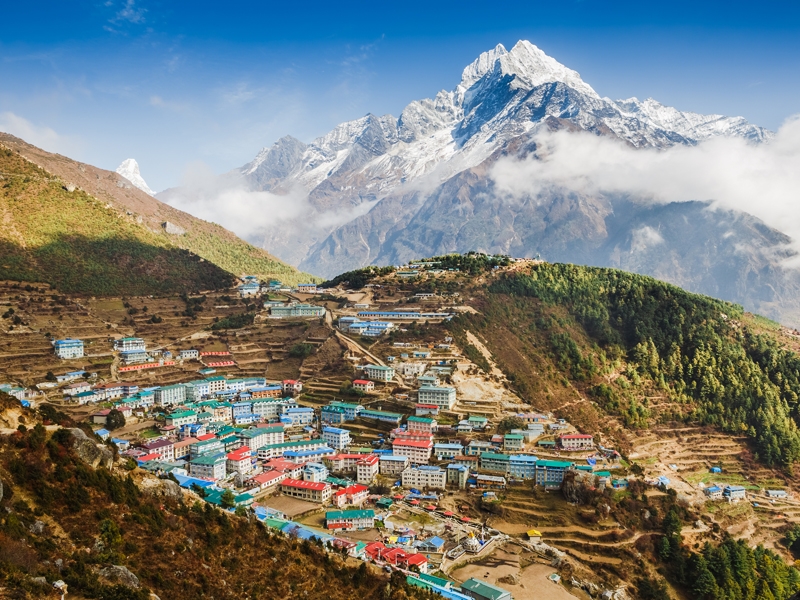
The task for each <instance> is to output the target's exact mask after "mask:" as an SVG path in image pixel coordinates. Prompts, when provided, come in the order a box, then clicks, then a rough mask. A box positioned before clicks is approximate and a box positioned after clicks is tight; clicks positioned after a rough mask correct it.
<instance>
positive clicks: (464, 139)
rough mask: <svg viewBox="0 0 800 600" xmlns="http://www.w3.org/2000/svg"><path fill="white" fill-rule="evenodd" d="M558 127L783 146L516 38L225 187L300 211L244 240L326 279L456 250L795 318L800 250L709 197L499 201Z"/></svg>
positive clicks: (292, 143) (629, 140)
mask: <svg viewBox="0 0 800 600" xmlns="http://www.w3.org/2000/svg"><path fill="white" fill-rule="evenodd" d="M557 131H570V132H589V133H591V134H595V135H597V136H601V137H603V138H609V139H614V140H619V141H621V142H622V143H624V144H625V145H626V146H627V147H629V148H636V149H661V150H665V149H669V148H672V147H675V146H694V145H697V144H699V143H702V142H704V141H706V140H709V139H711V138H717V137H728V138H740V139H743V140H746V141H747V142H748V143H752V144H763V143H768V142H769V140H770V139H771V138H772V137H773V136H774V134H773V133H772V132H770V131H768V130H766V129H764V128H762V127H758V126H756V125H753V124H751V123H748V122H747V121H746V120H745V119H744V118H742V117H725V116H722V115H702V114H697V113H692V112H683V111H680V110H677V109H675V108H671V107H668V106H664V105H662V104H660V103H659V102H657V101H655V100H653V99H647V100H644V101H640V100H638V99H636V98H630V99H627V100H617V101H614V100H611V99H609V98H604V97H601V96H600V95H599V94H598V93H597V92H595V90H594V89H593V88H592V87H591V86H590V85H589V84H587V83H586V82H584V81H583V80H582V79H581V77H580V75H579V74H578V73H577V72H575V71H573V70H571V69H569V68H567V67H565V66H564V65H562V64H560V63H559V62H558V61H556V60H555V59H553V58H551V57H550V56H548V55H546V54H545V53H544V52H543V51H542V50H540V49H539V48H537V47H536V46H534V45H533V44H531V43H530V42H527V41H520V42H518V43H517V44H516V45H515V46H514V47H513V48H512V49H511V50H510V51H509V50H506V48H504V47H503V46H502V45H498V46H496V47H495V48H493V49H492V50H490V51H488V52H484V53H483V54H481V55H480V56H479V57H478V58H477V59H476V60H475V61H474V62H473V63H471V64H470V65H468V66H467V67H466V68H465V69H464V71H463V73H462V75H461V80H460V82H459V83H458V85H457V86H456V87H455V88H454V89H453V90H451V91H441V92H439V93H438V94H437V95H436V97H435V98H433V99H424V100H419V101H414V102H412V103H410V104H409V105H408V106H406V108H405V109H404V110H403V111H402V113H401V114H400V116H399V117H394V116H391V115H384V116H375V115H372V114H368V115H366V116H364V117H362V118H360V119H356V120H354V121H349V122H346V123H342V124H341V125H338V126H337V127H335V128H334V129H333V130H332V131H331V132H329V133H328V134H326V135H324V136H322V137H320V138H317V139H316V140H314V141H312V142H311V143H310V144H306V143H304V142H301V141H300V140H297V139H295V138H293V137H291V136H286V137H283V138H281V139H279V140H278V141H277V142H275V143H274V144H273V145H271V146H269V147H266V148H264V149H262V150H261V151H260V152H259V153H258V154H257V156H256V157H255V158H254V159H253V160H252V161H251V162H249V163H247V164H246V165H244V166H242V167H241V168H239V169H236V170H234V171H232V172H229V173H227V174H225V175H224V176H222V177H221V178H220V181H222V182H224V184H223V185H231V186H239V187H241V188H243V189H246V190H248V191H250V192H256V193H268V194H270V198H278V199H280V201H281V202H282V203H283V204H284V205H285V206H287V207H295V208H296V210H295V211H294V212H293V213H292V214H293V216H291V217H276V222H278V223H280V226H278V227H264V228H263V229H262V230H260V231H258V232H257V233H255V234H252V233H251V234H250V235H249V237H248V239H249V240H250V241H251V242H253V243H256V244H259V245H261V246H263V247H264V248H266V249H268V250H269V251H270V252H271V253H273V254H275V255H276V256H278V257H280V258H281V259H283V260H285V261H287V262H289V263H290V264H295V265H299V267H300V268H301V269H303V270H307V271H309V272H313V273H315V274H317V275H321V276H325V277H330V276H333V275H335V274H337V273H340V272H342V271H345V270H348V269H353V268H358V267H362V266H366V265H370V264H403V263H405V262H406V261H408V260H411V259H414V258H417V257H420V256H431V255H437V254H444V253H449V252H466V251H470V250H475V251H483V252H489V253H504V254H511V255H514V256H525V257H533V256H537V255H538V256H540V257H541V258H543V259H546V260H549V261H558V262H576V263H582V264H589V265H597V266H613V267H619V268H623V269H627V270H631V271H635V272H639V273H643V274H649V275H654V276H656V277H659V278H661V279H664V280H667V281H669V282H671V283H675V284H677V285H680V286H682V287H684V288H686V289H688V290H691V291H695V292H700V293H705V294H708V295H713V296H717V297H721V298H724V299H726V300H731V301H735V302H739V303H741V304H743V305H744V306H745V307H746V308H747V309H749V310H755V311H758V312H761V313H762V314H766V315H768V316H771V317H773V318H776V319H781V320H784V321H800V301H799V300H796V298H800V294H798V292H800V277H798V275H797V274H796V273H795V272H794V271H791V270H787V269H785V268H784V267H783V261H784V259H786V258H787V257H790V256H792V255H793V254H794V251H793V250H792V249H791V248H790V246H789V244H790V242H791V239H790V238H789V237H788V236H787V235H785V234H783V233H781V232H779V231H777V230H775V229H772V228H770V227H768V226H767V225H766V224H764V223H763V222H762V221H760V220H759V219H758V218H756V217H754V216H752V215H750V214H746V213H743V212H739V211H734V210H726V209H721V208H717V209H716V210H713V211H712V210H708V208H709V207H710V202H709V201H707V200H704V199H700V198H698V199H696V201H691V202H680V203H678V202H673V203H653V202H649V201H647V199H643V198H639V197H635V196H631V195H629V194H609V193H592V192H587V193H582V192H575V191H574V190H570V189H568V188H559V187H558V186H550V187H548V188H547V189H546V190H540V189H539V190H534V189H533V186H532V189H531V192H530V193H529V194H523V196H522V197H520V198H516V199H515V201H514V202H507V201H504V200H503V198H502V195H501V194H500V193H499V192H498V189H497V186H496V182H495V180H494V178H493V175H492V173H493V168H494V167H495V166H496V165H497V164H498V162H499V161H501V160H504V159H509V158H513V159H525V158H530V157H534V158H535V159H538V158H539V157H538V155H537V152H540V151H541V148H539V147H538V141H537V139H538V138H537V136H540V135H541V134H542V132H557ZM188 195H191V191H189V190H186V189H181V188H175V189H170V190H166V191H164V192H162V193H161V194H158V197H159V198H160V199H163V200H165V201H166V202H176V203H178V205H180V204H179V203H180V201H181V199H185V197H186V196H188ZM688 200H691V199H688ZM281 218H283V219H284V220H283V221H281V220H280V219H281ZM229 225H230V224H229ZM233 228H234V229H236V227H235V226H234V227H233Z"/></svg>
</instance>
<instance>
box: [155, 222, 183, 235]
mask: <svg viewBox="0 0 800 600" xmlns="http://www.w3.org/2000/svg"><path fill="white" fill-rule="evenodd" d="M161 227H163V228H164V231H166V232H167V233H169V234H170V235H183V234H184V233H186V230H185V229H184V228H183V227H181V226H180V225H175V223H170V222H169V221H164V222H163V223H161Z"/></svg>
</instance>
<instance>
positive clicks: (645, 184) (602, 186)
mask: <svg viewBox="0 0 800 600" xmlns="http://www.w3.org/2000/svg"><path fill="white" fill-rule="evenodd" d="M535 141H536V144H537V150H536V153H535V155H533V156H529V157H527V158H525V159H521V160H520V159H516V158H503V159H501V160H499V161H498V162H497V163H496V164H495V165H494V167H493V168H492V170H491V172H490V177H491V178H492V180H493V181H494V184H495V188H496V190H497V192H498V193H499V195H500V196H501V197H505V198H507V199H515V198H521V197H525V196H536V195H539V194H542V193H547V192H548V190H551V189H555V188H558V189H560V190H564V189H566V190H569V191H574V192H578V193H585V194H629V195H630V196H632V197H633V198H638V199H640V200H641V201H643V202H657V203H670V202H688V201H693V200H701V201H710V202H711V203H712V205H711V206H712V207H714V208H716V207H719V208H725V209H733V210H738V211H743V212H746V213H750V214H751V215H754V216H756V217H758V218H760V219H761V220H762V221H764V222H765V223H766V224H767V225H769V226H770V227H773V228H775V229H777V230H779V231H782V232H783V233H785V234H787V235H789V236H790V237H792V238H793V240H794V247H795V249H796V250H798V251H800V115H796V116H794V117H792V118H790V119H788V120H787V121H786V122H785V123H784V124H783V126H781V128H780V129H779V130H778V132H777V134H776V136H775V138H774V139H773V140H772V141H770V142H768V143H764V144H760V145H754V144H751V143H748V142H746V141H744V140H742V139H739V138H714V139H710V140H707V141H704V142H701V143H700V144H698V145H696V146H674V147H672V148H669V149H666V150H655V149H636V148H632V147H630V146H628V145H627V144H625V143H623V142H621V141H619V140H617V139H614V138H609V137H603V136H597V135H594V134H590V133H585V132H580V133H572V132H566V131H556V132H552V131H549V130H542V131H540V132H539V133H538V134H537V135H536V136H535ZM640 233H641V236H640V237H641V238H642V239H641V240H640V242H642V243H643V244H646V245H652V244H653V243H654V242H655V243H657V242H658V240H657V239H656V238H654V237H653V233H655V234H656V235H657V232H640Z"/></svg>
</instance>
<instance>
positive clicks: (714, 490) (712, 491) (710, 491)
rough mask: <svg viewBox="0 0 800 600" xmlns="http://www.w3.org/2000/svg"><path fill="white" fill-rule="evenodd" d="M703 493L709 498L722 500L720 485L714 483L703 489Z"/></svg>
mask: <svg viewBox="0 0 800 600" xmlns="http://www.w3.org/2000/svg"><path fill="white" fill-rule="evenodd" d="M703 493H704V494H705V495H706V498H708V499H709V500H720V499H722V488H721V487H719V486H718V485H712V486H709V487H707V488H706V489H704V490H703Z"/></svg>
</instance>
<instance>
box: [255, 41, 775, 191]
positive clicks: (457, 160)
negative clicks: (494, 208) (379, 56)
mask: <svg viewBox="0 0 800 600" xmlns="http://www.w3.org/2000/svg"><path fill="white" fill-rule="evenodd" d="M547 117H555V118H558V119H566V120H568V121H571V122H573V123H574V124H576V125H577V126H578V127H580V128H581V129H585V130H588V131H594V132H598V133H609V132H610V133H613V134H615V135H616V136H618V137H620V138H621V139H623V140H625V141H627V142H629V143H631V144H632V145H634V146H637V147H642V146H654V147H668V146H671V145H673V144H695V143H697V142H698V141H701V140H704V139H707V138H708V137H712V136H717V135H733V136H741V137H745V138H747V139H750V140H754V141H764V140H766V139H769V137H770V135H771V133H770V132H768V131H766V130H764V129H762V128H760V127H757V126H754V125H751V124H749V123H747V121H745V120H744V119H743V118H741V117H732V118H731V117H723V116H720V115H700V114H697V113H690V112H681V111H679V110H677V109H674V108H670V107H666V106H663V105H661V104H659V103H658V102H656V101H655V100H645V101H644V102H640V101H639V100H637V99H635V98H631V99H629V100H620V101H617V102H614V101H613V100H610V99H609V98H601V97H600V96H599V95H598V94H597V92H595V90H594V89H593V88H592V87H591V86H590V85H589V84H587V83H585V82H584V81H583V80H582V79H581V77H580V75H579V74H578V73H577V72H576V71H573V70H572V69H569V68H567V67H565V66H564V65H562V64H561V63H559V62H558V61H557V60H555V59H554V58H552V57H550V56H548V55H547V54H545V53H544V52H543V51H542V50H541V49H539V48H537V47H536V46H535V45H533V44H531V43H530V42H528V41H524V40H523V41H520V42H518V43H517V44H515V45H514V47H513V48H512V49H511V50H510V51H509V50H506V48H505V47H504V46H503V45H502V44H498V45H497V46H496V47H495V48H493V49H491V50H489V51H488V52H484V53H482V54H481V55H480V56H479V57H478V58H477V59H476V60H475V61H473V62H472V63H471V64H470V65H468V66H467V67H466V68H465V69H464V71H463V73H462V76H461V81H460V82H459V84H458V85H457V86H456V88H455V89H454V90H452V91H449V92H448V91H444V90H443V91H441V92H439V93H438V94H437V95H436V97H435V98H433V99H424V100H418V101H414V102H411V103H410V104H409V105H408V106H407V107H406V108H405V109H404V110H403V111H402V113H401V115H400V117H399V118H395V117H393V116H391V115H384V116H381V117H378V116H375V115H366V116H364V117H361V118H360V119H355V120H353V121H348V122H345V123H342V124H341V125H338V126H337V127H335V128H334V129H333V130H331V131H330V132H329V133H327V134H326V135H324V136H322V137H319V138H317V139H315V140H314V141H312V142H311V143H310V144H308V145H305V144H303V143H302V142H300V141H298V140H295V139H294V138H291V137H285V138H282V139H281V140H278V142H276V143H275V144H274V145H273V146H271V147H268V148H264V149H262V150H261V152H259V154H258V156H256V158H255V159H254V160H253V161H252V162H250V163H248V164H247V165H245V166H244V167H242V168H241V169H239V173H241V174H242V175H243V176H245V178H247V179H248V180H249V181H250V183H251V185H252V186H253V187H254V188H255V189H258V190H265V189H273V188H278V189H282V190H289V189H297V188H300V189H302V190H304V191H305V193H307V194H309V195H310V197H311V201H312V204H314V198H315V196H318V195H320V194H321V195H323V196H325V197H326V199H327V200H326V202H325V204H326V205H327V204H330V194H331V193H333V192H335V191H336V190H339V191H342V190H343V189H345V188H346V189H355V188H358V189H360V190H361V191H363V192H366V194H362V196H364V197H366V198H368V199H378V198H380V197H381V196H385V195H387V194H388V193H390V192H392V191H393V190H395V189H397V187H398V186H400V185H402V184H408V183H410V182H411V181H413V180H416V179H419V178H421V177H426V178H430V176H431V174H433V177H434V178H435V179H436V180H437V181H444V180H446V179H447V178H448V177H451V176H452V175H454V174H455V173H458V172H460V171H463V170H464V169H468V168H471V167H474V166H475V165H477V164H480V163H481V162H482V161H483V160H485V159H486V158H487V157H489V156H490V155H492V153H493V152H495V151H496V150H498V149H499V148H502V147H503V146H504V144H506V143H507V142H508V141H509V140H510V139H513V138H514V137H518V136H519V135H522V134H524V133H527V132H529V131H531V130H532V129H533V128H534V127H536V126H537V125H539V124H540V123H541V122H543V121H544V120H545V119H546V118H547ZM344 196H346V197H347V198H346V204H348V205H350V204H353V203H355V204H358V203H359V202H360V201H361V198H357V197H354V195H353V194H344ZM334 204H335V202H334Z"/></svg>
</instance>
